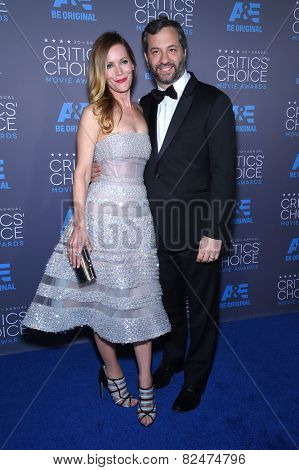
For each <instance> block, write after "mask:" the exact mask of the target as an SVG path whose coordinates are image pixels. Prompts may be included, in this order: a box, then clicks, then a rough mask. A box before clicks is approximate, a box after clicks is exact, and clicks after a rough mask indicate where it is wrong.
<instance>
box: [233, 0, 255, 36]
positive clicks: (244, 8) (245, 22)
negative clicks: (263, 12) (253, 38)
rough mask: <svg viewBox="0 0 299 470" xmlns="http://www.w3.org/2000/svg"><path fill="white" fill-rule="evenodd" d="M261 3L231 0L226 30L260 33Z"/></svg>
mask: <svg viewBox="0 0 299 470" xmlns="http://www.w3.org/2000/svg"><path fill="white" fill-rule="evenodd" d="M260 9H261V4H260V3H257V2H233V8H232V10H231V13H230V16H229V19H228V23H227V25H226V31H229V32H236V33H261V32H262V26H261V21H260Z"/></svg>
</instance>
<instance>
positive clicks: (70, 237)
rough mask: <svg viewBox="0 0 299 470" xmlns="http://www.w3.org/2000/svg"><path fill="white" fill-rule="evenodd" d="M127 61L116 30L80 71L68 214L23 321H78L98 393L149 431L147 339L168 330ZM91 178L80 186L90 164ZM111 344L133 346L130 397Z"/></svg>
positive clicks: (143, 145)
mask: <svg viewBox="0 0 299 470" xmlns="http://www.w3.org/2000/svg"><path fill="white" fill-rule="evenodd" d="M135 68H136V62H135V58H134V55H133V52H132V50H131V48H130V46H129V45H128V43H127V42H126V41H125V40H124V39H123V38H122V37H121V36H120V35H119V34H117V33H114V32H113V33H111V32H108V33H104V34H103V35H101V36H100V37H99V38H98V39H97V40H96V41H95V43H94V46H93V49H92V52H91V58H90V66H89V103H90V104H89V105H88V106H87V107H86V108H85V109H84V111H83V113H82V117H81V120H80V124H79V128H78V134H77V164H76V169H75V172H74V184H73V204H74V212H73V217H72V218H71V220H70V221H69V223H68V225H67V226H66V228H65V230H64V232H63V233H62V235H61V237H60V240H59V242H58V243H57V245H56V246H55V248H54V252H53V253H52V255H51V257H50V259H49V261H48V263H47V265H46V268H45V271H44V275H43V277H42V280H41V282H40V284H39V286H38V289H37V292H36V295H35V297H34V299H33V301H32V303H31V305H30V308H29V309H28V311H27V313H26V315H25V317H24V320H23V324H24V325H25V326H26V327H29V328H34V329H38V330H42V331H48V332H59V331H66V330H68V329H71V328H74V327H75V326H84V325H88V326H89V327H91V328H92V329H93V331H94V338H95V342H96V345H97V348H98V350H99V353H100V355H101V357H102V360H103V363H104V365H103V366H102V367H101V368H100V373H99V380H100V385H101V394H102V393H103V387H105V388H107V389H108V390H109V392H110V394H111V396H112V399H113V401H114V403H116V404H118V405H121V406H125V407H131V406H135V405H138V406H137V416H138V420H139V422H140V423H141V424H142V425H144V426H149V425H151V424H152V423H153V422H154V420H155V418H156V404H155V398H154V390H153V383H152V375H151V356H152V341H151V340H152V339H153V338H155V337H158V336H160V335H163V334H165V333H167V332H169V331H170V323H169V320H168V317H167V314H166V312H165V310H164V308H163V304H162V300H161V294H162V293H161V286H160V283H159V268H158V259H157V251H156V245H155V236H154V228H153V221H152V216H151V213H150V209H149V203H148V200H147V197H146V189H145V186H144V182H143V171H144V167H145V164H146V162H147V160H148V159H149V157H150V153H151V145H150V140H149V136H148V131H147V125H146V122H145V119H144V117H143V115H142V111H141V108H140V107H139V105H137V104H136V103H133V102H132V101H131V96H130V90H131V86H132V82H133V79H134V73H135ZM93 159H95V160H96V161H97V162H99V163H100V165H101V177H100V178H99V180H98V181H96V182H93V183H90V176H91V167H92V161H93ZM83 246H86V247H87V249H88V251H89V253H90V257H91V260H92V263H93V266H94V269H95V272H96V276H97V280H96V282H95V283H93V284H90V285H88V286H84V287H80V286H79V284H78V281H77V277H76V273H75V269H74V268H75V267H79V266H80V263H81V252H82V248H83ZM116 343H122V344H124V343H133V345H134V351H135V355H136V360H137V364H138V385H139V397H138V400H137V399H135V398H133V397H132V395H131V394H130V393H129V392H128V389H127V385H126V380H125V377H124V375H123V372H122V369H121V366H120V364H119V362H118V359H117V354H116Z"/></svg>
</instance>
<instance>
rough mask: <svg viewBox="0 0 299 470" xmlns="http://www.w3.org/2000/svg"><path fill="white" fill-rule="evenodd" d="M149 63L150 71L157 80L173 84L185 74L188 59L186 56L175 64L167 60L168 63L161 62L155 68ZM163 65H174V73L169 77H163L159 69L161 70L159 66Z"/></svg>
mask: <svg viewBox="0 0 299 470" xmlns="http://www.w3.org/2000/svg"><path fill="white" fill-rule="evenodd" d="M148 65H149V68H150V71H151V72H152V74H153V77H154V79H155V80H156V81H157V82H159V83H161V84H163V85H171V84H172V83H174V82H176V81H177V80H178V79H179V78H181V76H182V75H183V73H184V71H185V65H186V59H185V57H183V58H182V60H181V61H180V62H179V64H178V65H176V64H174V63H173V62H167V63H166V64H160V65H158V66H156V67H155V68H153V67H152V65H151V64H150V63H149V64H148ZM161 65H164V66H172V67H173V68H174V71H173V72H172V74H171V75H170V76H169V77H168V78H166V77H165V78H163V77H161V76H160V75H159V72H158V70H159V67H160V66H161Z"/></svg>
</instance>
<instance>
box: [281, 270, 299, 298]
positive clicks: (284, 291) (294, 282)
mask: <svg viewBox="0 0 299 470" xmlns="http://www.w3.org/2000/svg"><path fill="white" fill-rule="evenodd" d="M277 303H278V305H296V304H299V276H298V275H297V274H285V275H281V276H279V278H278V282H277Z"/></svg>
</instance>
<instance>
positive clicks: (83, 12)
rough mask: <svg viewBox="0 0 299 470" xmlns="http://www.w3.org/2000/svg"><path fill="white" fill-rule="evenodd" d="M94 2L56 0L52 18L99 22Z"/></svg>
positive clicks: (90, 0)
mask: <svg viewBox="0 0 299 470" xmlns="http://www.w3.org/2000/svg"><path fill="white" fill-rule="evenodd" d="M94 3H96V2H94V1H93V0H54V1H52V9H51V18H52V19H55V20H64V21H97V18H96V15H95V13H94Z"/></svg>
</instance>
